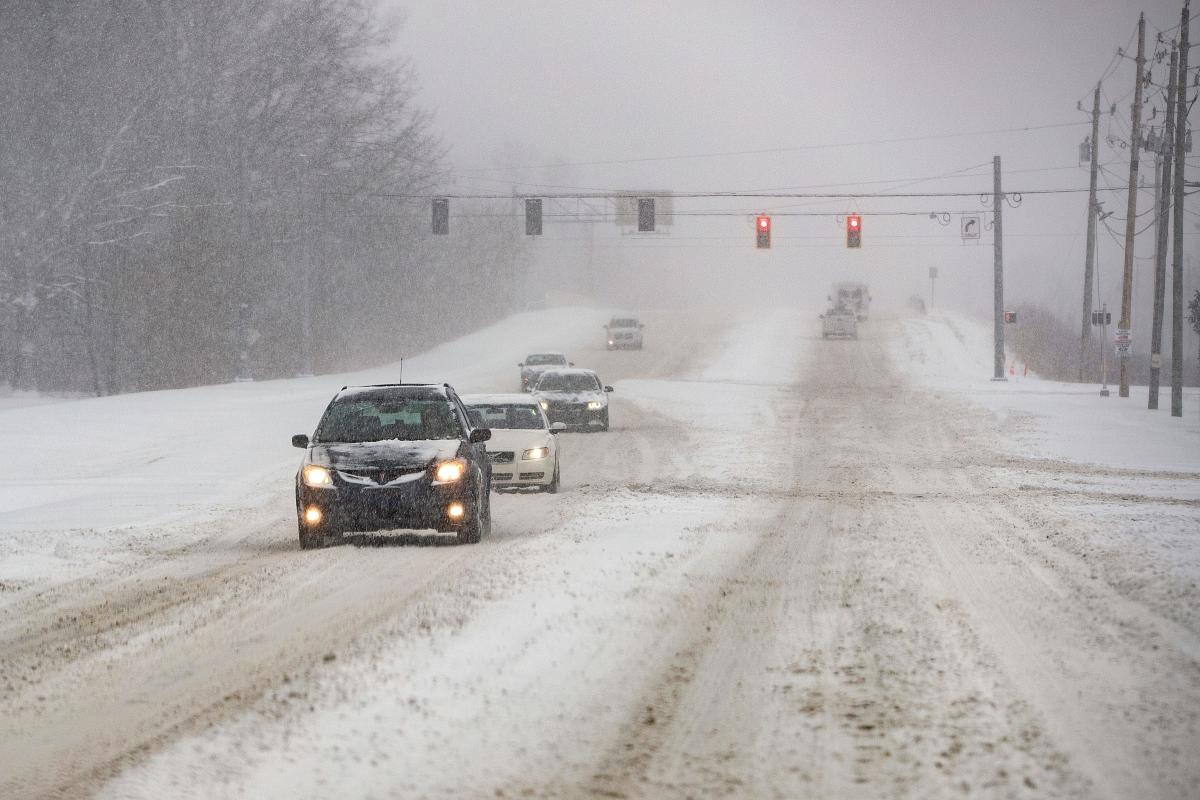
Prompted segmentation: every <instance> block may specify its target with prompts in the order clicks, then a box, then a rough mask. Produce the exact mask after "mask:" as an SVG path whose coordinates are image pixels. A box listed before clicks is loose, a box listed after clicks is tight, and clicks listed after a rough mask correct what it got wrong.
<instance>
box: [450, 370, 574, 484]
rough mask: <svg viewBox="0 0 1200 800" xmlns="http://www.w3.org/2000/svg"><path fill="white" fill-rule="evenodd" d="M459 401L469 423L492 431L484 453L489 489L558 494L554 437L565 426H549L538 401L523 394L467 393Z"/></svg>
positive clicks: (557, 469) (556, 451)
mask: <svg viewBox="0 0 1200 800" xmlns="http://www.w3.org/2000/svg"><path fill="white" fill-rule="evenodd" d="M462 401H463V404H464V405H465V406H466V407H467V414H469V415H470V417H471V423H472V424H473V425H477V426H479V427H482V428H489V429H490V430H491V431H492V438H491V439H489V440H488V443H487V452H488V459H489V460H490V461H491V463H492V488H493V489H526V488H527V489H537V490H538V491H542V492H551V493H553V492H557V491H558V482H559V475H560V469H559V463H558V460H559V459H558V443H557V441H555V438H554V434H556V433H558V432H559V431H563V430H566V428H567V426H566V425H564V424H562V423H561V422H558V423H555V424H553V425H551V424H550V422H549V420H547V419H546V414H545V412H543V411H542V408H541V406H540V405H539V404H538V401H537V400H536V399H535V398H533V397H530V396H529V395H527V394H467V395H463V396H462Z"/></svg>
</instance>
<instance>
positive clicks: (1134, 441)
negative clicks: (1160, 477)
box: [890, 312, 1200, 497]
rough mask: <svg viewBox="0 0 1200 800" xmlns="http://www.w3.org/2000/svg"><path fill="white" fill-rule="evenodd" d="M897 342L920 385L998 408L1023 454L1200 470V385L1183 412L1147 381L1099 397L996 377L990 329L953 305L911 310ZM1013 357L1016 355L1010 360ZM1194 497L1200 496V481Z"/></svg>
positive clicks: (1076, 388) (1066, 386)
mask: <svg viewBox="0 0 1200 800" xmlns="http://www.w3.org/2000/svg"><path fill="white" fill-rule="evenodd" d="M899 328H900V333H901V335H899V336H897V337H895V338H894V339H893V340H892V342H891V348H890V350H891V356H892V360H893V362H894V364H895V368H896V370H897V371H898V372H901V373H903V374H905V375H907V376H908V377H909V378H910V379H912V380H914V381H915V382H917V383H918V384H920V385H923V386H925V387H927V388H930V389H934V390H936V391H938V392H941V393H944V394H947V395H951V396H954V397H957V398H961V399H964V400H967V401H969V402H971V403H973V404H975V405H978V406H982V407H984V408H986V409H988V410H989V411H990V412H992V413H993V414H994V415H996V417H997V419H998V420H999V422H1000V424H1001V428H1002V430H1003V432H1004V433H1005V434H1006V436H1007V437H1008V439H1009V444H1008V446H1009V447H1010V448H1011V451H1012V452H1013V453H1014V454H1016V455H1020V456H1025V457H1034V458H1045V459H1063V460H1067V461H1073V462H1080V463H1085V464H1094V465H1099V466H1103V467H1110V468H1117V469H1129V470H1148V471H1150V470H1152V471H1163V472H1175V473H1200V417H1198V416H1197V415H1198V413H1200V392H1198V390H1196V389H1186V390H1185V391H1184V417H1183V418H1182V419H1178V418H1174V417H1172V416H1171V415H1170V392H1169V389H1168V390H1167V391H1166V392H1164V393H1163V394H1162V395H1160V406H1159V409H1158V410H1157V411H1149V410H1147V409H1146V397H1147V391H1148V390H1147V388H1146V387H1145V386H1134V387H1131V390H1130V396H1129V397H1128V398H1120V397H1117V390H1116V387H1115V386H1114V387H1112V394H1111V396H1109V397H1107V398H1105V397H1101V396H1100V393H1099V392H1100V386H1099V385H1098V384H1077V383H1059V382H1056V381H1047V380H1041V379H1040V378H1038V377H1036V376H1035V375H1028V376H1026V375H1023V374H1018V375H1014V376H1012V377H1011V378H1009V380H1007V381H995V382H994V381H991V380H990V378H991V375H992V333H991V329H990V328H989V327H988V326H987V325H984V324H983V323H981V322H978V321H976V320H973V319H970V318H967V317H963V316H960V315H957V314H951V313H947V312H937V313H934V314H930V315H929V316H927V317H907V318H904V319H902V320H900V322H899ZM1010 360H1011V359H1010ZM1191 496H1193V497H1200V487H1197V488H1196V490H1195V493H1194V494H1193V495H1191Z"/></svg>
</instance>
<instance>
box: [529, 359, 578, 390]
mask: <svg viewBox="0 0 1200 800" xmlns="http://www.w3.org/2000/svg"><path fill="white" fill-rule="evenodd" d="M517 366H518V367H520V368H521V391H522V392H528V391H529V390H530V389H532V388H533V385H534V384H535V383H537V380H538V378H539V377H540V376H541V374H542V373H543V372H545V371H546V370H548V369H558V368H560V367H573V366H575V365H574V364H573V363H572V362H570V361H567V357H566V356H565V355H563V354H562V353H556V352H546V353H530V354H529V355H527V356H525V360H524V361H522V362H521V363H520V364H517Z"/></svg>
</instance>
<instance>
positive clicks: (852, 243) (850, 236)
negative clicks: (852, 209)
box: [846, 214, 862, 247]
mask: <svg viewBox="0 0 1200 800" xmlns="http://www.w3.org/2000/svg"><path fill="white" fill-rule="evenodd" d="M846 247H862V217H860V216H859V215H858V214H850V215H849V216H847V217H846Z"/></svg>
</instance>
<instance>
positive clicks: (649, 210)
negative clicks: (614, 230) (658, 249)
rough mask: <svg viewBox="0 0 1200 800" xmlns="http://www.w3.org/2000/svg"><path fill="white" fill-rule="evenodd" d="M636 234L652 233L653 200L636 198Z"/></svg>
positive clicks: (650, 198)
mask: <svg viewBox="0 0 1200 800" xmlns="http://www.w3.org/2000/svg"><path fill="white" fill-rule="evenodd" d="M638 232H639V233H653V232H654V198H653V197H639V198H638Z"/></svg>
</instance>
